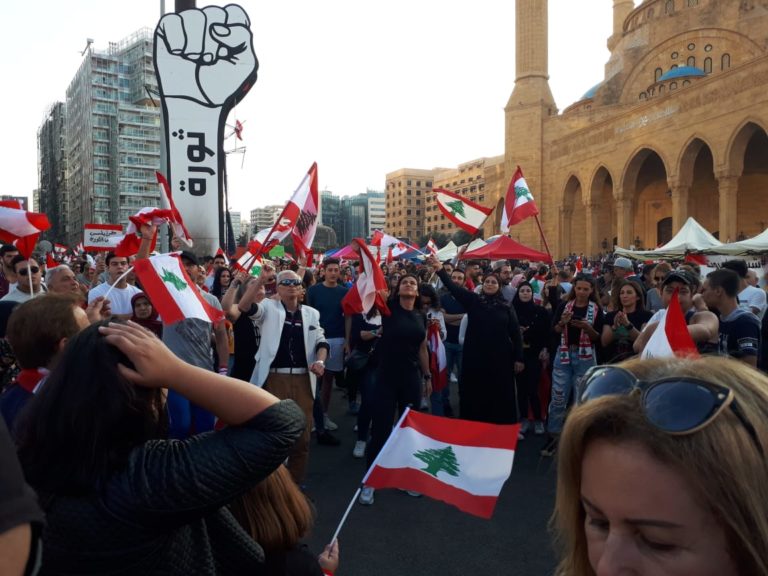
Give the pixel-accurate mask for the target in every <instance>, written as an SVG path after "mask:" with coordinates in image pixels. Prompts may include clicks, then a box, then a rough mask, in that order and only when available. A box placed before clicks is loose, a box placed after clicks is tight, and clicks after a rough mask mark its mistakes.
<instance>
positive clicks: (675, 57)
mask: <svg viewBox="0 0 768 576" xmlns="http://www.w3.org/2000/svg"><path fill="white" fill-rule="evenodd" d="M677 56H678V54H677V52H672V54H671V55H670V58H672V60H677Z"/></svg>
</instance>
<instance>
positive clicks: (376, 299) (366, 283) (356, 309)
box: [341, 238, 389, 316]
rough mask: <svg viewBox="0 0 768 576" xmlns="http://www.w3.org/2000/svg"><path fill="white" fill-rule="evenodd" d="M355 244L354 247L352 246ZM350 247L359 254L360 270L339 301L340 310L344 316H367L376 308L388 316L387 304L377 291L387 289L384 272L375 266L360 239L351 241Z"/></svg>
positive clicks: (368, 251) (366, 247)
mask: <svg viewBox="0 0 768 576" xmlns="http://www.w3.org/2000/svg"><path fill="white" fill-rule="evenodd" d="M355 244H357V246H356V247H355V246H354V245H355ZM352 246H353V248H355V249H356V250H357V251H358V252H359V253H360V270H359V274H358V276H357V280H356V281H355V283H354V284H353V285H352V288H350V289H349V291H348V292H347V294H346V295H345V296H344V298H342V300H341V308H342V310H343V311H344V315H345V316H352V315H354V314H367V313H368V312H370V311H371V308H373V307H374V306H376V308H377V309H378V310H379V312H380V313H381V314H383V315H384V316H389V308H388V307H387V303H386V302H385V301H384V298H382V296H381V294H379V290H384V289H386V287H387V280H386V278H384V272H382V271H381V268H380V267H379V266H377V265H376V261H375V260H374V259H373V255H371V252H370V250H368V246H366V245H365V241H364V240H362V239H360V238H355V239H354V240H352Z"/></svg>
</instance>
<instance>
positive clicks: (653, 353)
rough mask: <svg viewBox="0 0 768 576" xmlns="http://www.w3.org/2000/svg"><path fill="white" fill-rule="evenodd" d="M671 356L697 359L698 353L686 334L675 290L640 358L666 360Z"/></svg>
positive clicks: (686, 326)
mask: <svg viewBox="0 0 768 576" xmlns="http://www.w3.org/2000/svg"><path fill="white" fill-rule="evenodd" d="M671 356H689V357H698V356H699V351H698V349H697V348H696V344H695V343H694V341H693V338H691V334H690V332H688V325H687V324H686V323H685V316H684V315H683V309H682V308H681V306H680V301H679V299H678V297H677V288H675V291H674V293H673V294H672V299H671V300H670V301H669V306H667V311H666V314H664V316H663V317H662V318H661V321H660V322H659V324H658V326H656V330H655V331H654V333H653V335H652V336H651V337H650V339H649V340H648V343H647V344H646V345H645V348H644V349H643V353H642V354H641V355H640V358H668V357H671Z"/></svg>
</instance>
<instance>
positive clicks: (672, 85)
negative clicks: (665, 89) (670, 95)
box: [669, 82, 677, 90]
mask: <svg viewBox="0 0 768 576" xmlns="http://www.w3.org/2000/svg"><path fill="white" fill-rule="evenodd" d="M669 89H670V90H677V82H670V83H669Z"/></svg>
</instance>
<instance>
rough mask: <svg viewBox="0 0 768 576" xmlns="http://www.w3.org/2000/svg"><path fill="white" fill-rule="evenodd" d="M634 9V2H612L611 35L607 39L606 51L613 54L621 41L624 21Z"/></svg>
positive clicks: (616, 0)
mask: <svg viewBox="0 0 768 576" xmlns="http://www.w3.org/2000/svg"><path fill="white" fill-rule="evenodd" d="M634 9H635V2H634V0H613V34H612V35H611V37H610V38H608V50H610V51H611V52H613V49H614V48H615V47H616V44H618V43H619V40H621V35H622V32H623V30H624V20H626V19H627V16H629V13H630V12H632V10H634Z"/></svg>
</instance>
